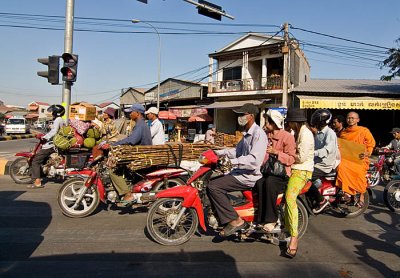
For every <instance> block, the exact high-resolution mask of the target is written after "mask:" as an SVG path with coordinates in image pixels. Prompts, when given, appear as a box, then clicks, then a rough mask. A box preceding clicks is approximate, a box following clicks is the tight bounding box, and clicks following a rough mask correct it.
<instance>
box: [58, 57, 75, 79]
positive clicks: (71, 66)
mask: <svg viewBox="0 0 400 278" xmlns="http://www.w3.org/2000/svg"><path fill="white" fill-rule="evenodd" d="M61 58H62V59H63V61H64V65H63V67H62V68H61V74H62V80H63V81H69V82H75V81H76V74H77V70H78V55H75V54H71V53H64V54H63V55H62V56H61Z"/></svg>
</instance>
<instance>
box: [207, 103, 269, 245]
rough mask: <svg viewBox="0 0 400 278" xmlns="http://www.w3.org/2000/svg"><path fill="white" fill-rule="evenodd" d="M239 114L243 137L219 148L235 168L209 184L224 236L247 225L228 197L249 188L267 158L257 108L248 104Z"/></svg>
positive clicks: (209, 191)
mask: <svg viewBox="0 0 400 278" xmlns="http://www.w3.org/2000/svg"><path fill="white" fill-rule="evenodd" d="M233 111H234V112H235V113H237V114H238V124H239V125H240V126H242V127H243V128H244V132H243V138H242V140H240V142H239V143H238V145H237V146H236V148H232V149H224V150H219V151H216V153H217V155H218V156H227V158H228V159H229V160H230V162H231V164H232V166H233V169H232V170H231V172H230V173H229V174H227V175H225V176H223V177H220V178H216V179H213V180H211V181H210V183H209V184H208V186H207V191H208V196H209V197H210V201H211V204H212V205H213V208H214V210H215V212H216V214H217V215H218V218H219V223H220V224H222V225H224V226H225V227H224V230H223V231H222V232H221V236H224V237H227V236H230V235H233V234H234V233H235V232H237V231H239V230H241V229H245V228H247V227H248V224H247V222H245V221H244V220H243V219H242V218H241V217H240V216H239V215H238V214H237V213H236V211H235V210H234V208H233V207H232V204H231V202H230V199H229V197H228V196H227V195H226V194H227V193H228V192H232V191H244V190H250V189H251V188H252V187H253V186H254V184H255V183H256V181H257V180H259V179H260V178H261V177H262V175H261V172H260V167H261V165H262V163H263V161H264V156H265V152H266V150H267V145H268V140H267V135H266V134H265V132H264V130H263V129H262V128H261V127H260V126H259V125H257V124H256V123H255V119H256V116H257V114H258V112H259V111H258V108H257V107H256V106H255V105H253V104H251V103H246V104H244V105H243V106H242V107H241V108H240V109H237V110H233Z"/></svg>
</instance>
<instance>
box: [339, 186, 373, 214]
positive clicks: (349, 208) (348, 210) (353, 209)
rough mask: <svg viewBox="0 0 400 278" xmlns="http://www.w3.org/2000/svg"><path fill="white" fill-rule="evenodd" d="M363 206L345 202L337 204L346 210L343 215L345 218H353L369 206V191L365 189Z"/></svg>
mask: <svg viewBox="0 0 400 278" xmlns="http://www.w3.org/2000/svg"><path fill="white" fill-rule="evenodd" d="M363 194H364V206H363V207H362V208H360V207H357V206H355V205H354V204H350V205H346V204H342V203H340V204H339V207H340V208H341V209H342V210H344V211H346V214H345V217H347V218H355V217H357V216H360V215H361V214H363V213H364V212H365V211H366V210H367V208H368V206H369V193H368V191H365V192H364V193H363Z"/></svg>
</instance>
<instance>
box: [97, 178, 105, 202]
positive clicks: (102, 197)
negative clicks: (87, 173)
mask: <svg viewBox="0 0 400 278" xmlns="http://www.w3.org/2000/svg"><path fill="white" fill-rule="evenodd" d="M96 187H97V190H98V191H99V197H100V201H102V202H103V203H106V190H105V189H104V184H103V182H102V181H101V179H100V177H97V179H96Z"/></svg>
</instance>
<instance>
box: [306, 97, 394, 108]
mask: <svg viewBox="0 0 400 278" xmlns="http://www.w3.org/2000/svg"><path fill="white" fill-rule="evenodd" d="M300 108H305V109H320V108H326V109H372V110H400V100H397V99H370V100H369V99H322V98H321V99H300Z"/></svg>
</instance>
